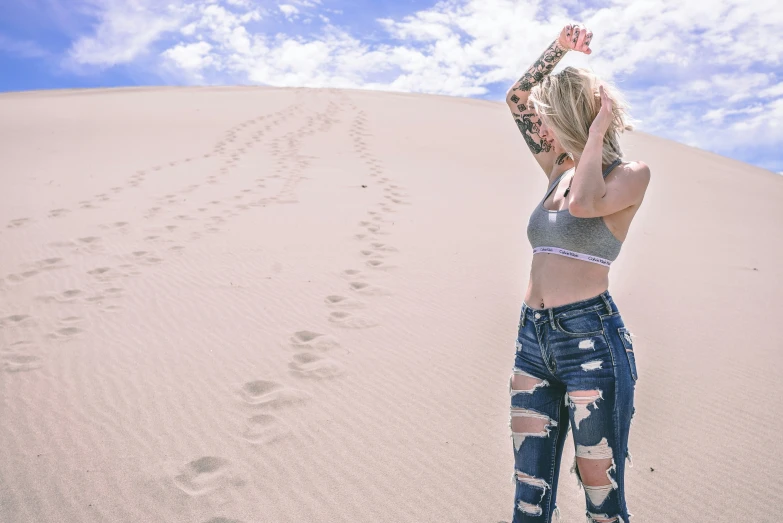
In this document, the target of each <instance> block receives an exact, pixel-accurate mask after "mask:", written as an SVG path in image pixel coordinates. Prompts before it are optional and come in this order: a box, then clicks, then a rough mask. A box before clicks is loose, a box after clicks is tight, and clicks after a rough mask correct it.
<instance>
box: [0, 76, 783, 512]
mask: <svg viewBox="0 0 783 523" xmlns="http://www.w3.org/2000/svg"><path fill="white" fill-rule="evenodd" d="M623 146H624V149H625V152H626V154H625V158H626V159H628V160H639V161H644V162H645V163H647V165H649V166H650V169H651V172H652V178H651V182H650V187H649V188H648V191H647V194H646V198H645V202H644V204H643V205H642V207H641V209H640V211H639V212H638V214H637V215H636V218H635V220H634V223H633V224H632V226H631V230H630V234H629V237H628V239H627V240H626V242H625V244H624V245H623V248H622V251H621V253H620V256H619V258H618V259H617V261H616V262H615V263H614V264H613V265H612V269H611V272H610V282H611V283H610V286H609V291H610V292H611V293H612V296H613V297H614V298H615V301H616V303H617V304H618V307H619V308H620V310H621V312H622V314H623V319H624V321H625V323H626V325H627V326H628V328H629V329H630V330H631V331H632V332H633V334H634V335H635V338H634V344H635V348H636V359H637V365H638V371H639V380H638V383H637V389H636V415H635V417H634V423H633V427H632V431H631V435H630V451H631V454H632V456H633V468H630V469H628V472H627V476H626V485H627V490H628V497H627V499H628V504H629V509H630V511H631V513H632V514H633V515H634V518H633V519H632V522H633V523H640V522H651V523H652V522H727V523H728V522H732V523H735V522H754V523H761V522H770V523H771V522H778V521H779V520H780V516H779V514H780V511H781V507H783V489H781V488H780V487H781V478H782V477H783V472H781V471H783V453H782V452H781V451H783V448H782V447H783V445H781V441H783V437H781V432H783V408H781V404H783V402H782V401H781V399H782V398H783V379H781V375H782V371H783V322H782V321H781V313H782V312H783V303H782V302H781V296H783V263H781V259H783V241H781V239H782V238H783V236H782V235H781V225H783V205H781V201H783V177H780V176H778V175H775V174H774V173H772V172H769V171H766V170H763V169H760V168H756V167H753V166H751V165H747V164H744V163H742V162H739V161H735V160H732V159H729V158H725V157H722V156H719V155H716V154H713V153H710V152H705V151H702V150H698V149H695V148H693V147H688V146H685V145H682V144H678V143H674V142H672V141H669V140H665V139H662V138H658V137H655V136H652V135H649V134H646V133H644V132H638V131H636V132H630V133H626V134H625V135H624V136H623ZM546 185H547V180H546V177H545V176H544V175H543V172H542V171H541V170H540V168H539V167H538V166H537V164H536V163H535V161H534V159H533V157H532V155H531V154H530V152H529V151H528V150H527V147H526V145H525V143H524V140H523V139H522V136H521V135H520V134H519V132H518V130H517V128H516V125H515V124H514V122H513V120H512V118H511V116H510V115H509V113H508V109H507V107H506V105H505V103H503V102H491V101H482V100H472V99H461V98H452V97H446V96H431V95H419V94H399V93H386V92H375V91H360V90H339V89H307V88H298V89H294V88H271V87H232V88H228V87H226V88H206V87H204V88H132V89H94V90H65V91H48V92H44V91H40V92H29V93H7V94H3V95H0V423H1V424H2V425H0V521H2V522H3V523H6V522H13V523H17V522H25V523H26V522H30V523H33V522H35V523H41V522H58V523H61V522H115V521H116V522H137V521H138V522H188V523H207V522H209V523H228V522H243V523H251V522H304V521H308V522H311V521H312V522H316V521H317V522H395V523H403V522H406V523H407V522H454V523H459V522H471V523H473V522H475V523H496V522H498V521H510V519H511V517H512V513H513V492H514V485H513V484H512V482H511V477H512V474H513V453H512V444H511V439H510V433H509V427H508V417H509V401H510V399H509V392H508V377H509V374H510V372H511V368H512V366H513V359H514V351H515V339H516V333H517V327H518V319H519V313H520V308H521V305H522V301H523V296H524V290H525V288H526V287H527V281H528V276H529V270H530V263H531V257H532V252H531V247H530V245H529V243H528V241H527V237H526V233H525V229H526V226H527V220H528V216H529V215H530V212H531V211H532V209H533V207H534V206H535V205H536V203H537V202H538V201H540V199H541V197H542V196H543V194H544V192H545V191H546ZM573 453H574V448H573V442H570V443H568V444H567V445H566V450H565V455H564V458H563V464H564V465H563V467H562V470H561V477H560V488H559V492H558V505H559V506H560V508H561V511H562V516H563V521H564V522H580V523H581V522H583V521H584V493H583V492H582V491H580V490H579V488H578V486H577V483H576V479H575V477H574V476H573V475H571V474H570V473H569V470H568V469H569V467H570V464H571V462H572V460H573Z"/></svg>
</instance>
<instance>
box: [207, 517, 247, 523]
mask: <svg viewBox="0 0 783 523" xmlns="http://www.w3.org/2000/svg"><path fill="white" fill-rule="evenodd" d="M204 523H245V522H244V521H241V520H239V519H230V518H221V517H217V518H211V519H208V520H207V521H205V522H204Z"/></svg>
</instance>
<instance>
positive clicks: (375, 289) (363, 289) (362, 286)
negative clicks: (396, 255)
mask: <svg viewBox="0 0 783 523" xmlns="http://www.w3.org/2000/svg"><path fill="white" fill-rule="evenodd" d="M351 289H353V290H355V291H356V292H358V293H360V294H364V295H367V296H391V294H392V292H391V291H390V290H389V289H387V288H385V287H380V286H378V285H371V284H369V283H365V282H361V281H354V282H351Z"/></svg>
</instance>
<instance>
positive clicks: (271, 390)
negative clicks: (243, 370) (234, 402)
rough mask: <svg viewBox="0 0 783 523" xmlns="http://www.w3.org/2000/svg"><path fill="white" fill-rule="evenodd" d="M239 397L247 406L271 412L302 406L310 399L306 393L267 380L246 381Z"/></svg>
mask: <svg viewBox="0 0 783 523" xmlns="http://www.w3.org/2000/svg"><path fill="white" fill-rule="evenodd" d="M239 396H240V397H241V398H242V400H243V401H244V402H245V403H247V404H248V405H252V406H254V407H261V408H266V409H272V410H276V409H282V408H286V407H292V406H296V405H304V404H305V403H307V402H308V401H310V399H311V398H312V395H311V394H310V393H309V392H307V391H304V390H301V389H295V388H292V387H286V386H284V385H282V384H280V383H278V382H276V381H269V380H255V381H248V382H247V383H245V384H244V385H243V386H242V388H241V389H240V390H239Z"/></svg>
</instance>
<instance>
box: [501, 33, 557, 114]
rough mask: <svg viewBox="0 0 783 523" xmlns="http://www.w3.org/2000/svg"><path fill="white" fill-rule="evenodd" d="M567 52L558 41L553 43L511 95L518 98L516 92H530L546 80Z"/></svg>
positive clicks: (520, 80) (510, 91) (511, 91)
mask: <svg viewBox="0 0 783 523" xmlns="http://www.w3.org/2000/svg"><path fill="white" fill-rule="evenodd" d="M566 51H568V49H564V48H563V47H561V46H560V42H558V41H557V40H555V41H554V42H552V44H551V45H550V46H549V47H547V49H546V51H544V52H543V53H542V54H541V56H539V57H538V60H536V61H535V62H534V63H533V65H531V66H530V69H528V70H527V72H525V74H524V75H522V78H520V79H519V80H518V81H517V83H516V84H514V85H513V86H512V87H511V89H509V93H511V95H512V96H516V91H528V92H529V91H530V90H531V89H532V88H533V86H534V85H536V84H538V83H539V82H540V81H541V80H543V79H544V76H546V75H548V74H549V73H551V72H552V69H554V68H555V66H556V65H557V64H558V62H560V59H561V58H563V56H565V53H566ZM512 101H513V99H512ZM514 103H516V102H514Z"/></svg>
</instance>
